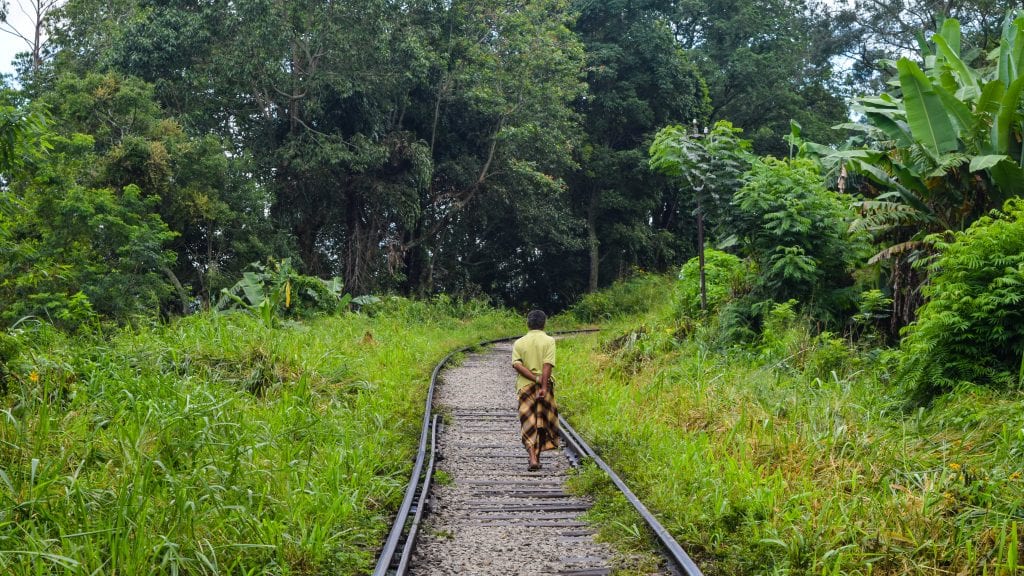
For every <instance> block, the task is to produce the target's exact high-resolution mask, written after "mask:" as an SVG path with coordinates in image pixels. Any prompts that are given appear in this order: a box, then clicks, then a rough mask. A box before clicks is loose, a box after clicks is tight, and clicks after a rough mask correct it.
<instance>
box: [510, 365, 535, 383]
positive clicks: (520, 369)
mask: <svg viewBox="0 0 1024 576" xmlns="http://www.w3.org/2000/svg"><path fill="white" fill-rule="evenodd" d="M512 367H513V368H515V369H516V372H519V373H520V374H522V376H523V378H526V379H527V380H529V381H530V382H540V380H539V379H537V376H535V375H534V374H533V372H530V369H529V368H527V367H526V365H525V364H523V363H522V362H516V363H514V364H512Z"/></svg>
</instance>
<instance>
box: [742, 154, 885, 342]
mask: <svg viewBox="0 0 1024 576" xmlns="http://www.w3.org/2000/svg"><path fill="white" fill-rule="evenodd" d="M746 180H747V183H746V184H745V185H744V186H743V189H742V190H740V191H739V192H737V193H736V196H735V197H734V198H733V206H734V207H735V208H736V209H737V211H738V229H739V236H740V238H741V241H742V245H743V247H744V249H745V250H746V251H747V253H748V254H749V255H750V257H751V258H753V259H754V261H755V262H756V263H757V266H758V269H759V270H760V271H761V274H760V275H759V276H758V281H757V283H756V284H755V285H754V286H753V293H754V295H755V296H756V298H757V299H758V300H762V301H767V300H771V301H775V302H786V301H787V300H790V299H797V300H799V301H800V302H802V303H804V304H805V306H806V310H807V312H808V313H809V314H810V315H811V316H812V317H814V318H816V319H823V320H826V321H830V322H831V323H836V321H837V319H838V318H840V317H842V316H843V315H844V313H845V312H847V311H848V310H850V311H852V309H853V307H854V306H855V305H856V291H855V290H852V288H851V286H852V285H853V279H852V277H851V275H850V271H851V270H853V269H854V268H855V267H856V266H857V265H858V264H859V263H860V261H861V259H862V258H863V257H864V256H866V255H867V251H868V244H867V238H866V237H864V236H862V235H859V234H857V235H851V234H850V233H849V232H848V229H849V224H850V222H851V221H852V220H853V217H854V213H853V210H852V208H851V198H850V197H849V196H847V195H844V194H837V193H835V192H831V191H829V190H828V189H826V188H825V184H824V180H823V179H822V176H821V174H820V171H819V168H818V165H817V164H815V163H813V162H812V161H810V160H806V159H800V158H797V159H794V160H789V161H786V160H777V159H775V158H770V157H769V158H761V159H759V160H758V161H756V162H755V163H754V165H753V166H752V167H751V169H750V171H749V172H748V173H747V176H746Z"/></svg>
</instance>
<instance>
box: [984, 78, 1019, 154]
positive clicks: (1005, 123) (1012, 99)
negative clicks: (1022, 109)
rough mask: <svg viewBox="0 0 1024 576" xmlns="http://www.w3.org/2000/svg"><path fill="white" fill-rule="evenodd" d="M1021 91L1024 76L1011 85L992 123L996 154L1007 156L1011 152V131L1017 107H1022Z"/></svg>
mask: <svg viewBox="0 0 1024 576" xmlns="http://www.w3.org/2000/svg"><path fill="white" fill-rule="evenodd" d="M1021 90H1024V76H1021V77H1020V78H1017V79H1016V80H1015V81H1014V82H1013V84H1010V86H1009V88H1007V89H1006V92H1005V93H1003V98H1002V100H1001V101H1000V104H999V111H998V112H996V117H995V119H994V121H993V122H992V138H991V144H992V151H993V152H995V153H996V154H1006V153H1007V152H1009V151H1010V136H1011V134H1010V130H1011V127H1012V125H1013V124H1014V122H1013V120H1014V119H1015V118H1016V117H1017V107H1018V106H1020V95H1021Z"/></svg>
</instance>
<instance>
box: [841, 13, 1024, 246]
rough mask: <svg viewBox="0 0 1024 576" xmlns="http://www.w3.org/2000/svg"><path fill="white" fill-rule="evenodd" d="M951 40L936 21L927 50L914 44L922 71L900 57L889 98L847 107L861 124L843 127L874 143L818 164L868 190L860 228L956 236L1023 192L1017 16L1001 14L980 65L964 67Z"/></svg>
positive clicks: (1022, 59)
mask: <svg viewBox="0 0 1024 576" xmlns="http://www.w3.org/2000/svg"><path fill="white" fill-rule="evenodd" d="M960 38H961V31H960V24H959V22H957V21H956V20H955V19H949V20H946V21H945V22H944V23H943V26H942V28H941V30H940V31H939V32H938V33H936V34H935V35H934V36H932V38H931V41H932V44H933V46H934V48H932V46H929V45H925V46H923V52H922V54H921V58H920V60H919V62H921V63H922V64H923V67H922V66H921V65H920V64H919V62H918V61H914V60H911V59H909V58H901V59H900V60H899V61H897V62H896V63H895V68H896V72H897V78H896V81H895V82H894V84H895V88H896V89H895V90H894V91H893V92H892V93H887V94H882V95H880V96H874V97H866V98H859V99H857V100H856V101H855V106H854V108H855V110H857V111H858V112H860V113H861V114H862V115H863V116H864V119H865V122H864V123H861V124H857V125H849V124H847V125H844V127H846V128H851V127H856V128H857V129H859V130H862V131H864V132H867V133H868V135H869V138H870V139H871V140H872V141H873V142H874V143H875V146H873V147H871V148H869V149H865V150H854V151H842V152H837V153H835V154H833V155H832V156H831V157H829V158H827V159H826V161H830V162H832V163H838V162H844V163H845V164H846V165H847V167H848V169H850V170H853V171H856V172H859V173H860V174H862V175H863V176H864V177H865V178H866V179H867V180H868V181H870V182H871V183H872V184H873V185H874V187H875V188H876V190H877V191H878V194H877V195H876V197H875V198H873V199H872V201H871V203H870V204H865V205H864V206H862V209H863V212H864V215H865V217H866V218H867V219H868V220H870V221H871V222H869V223H866V224H862V225H864V226H865V227H872V226H878V225H879V224H881V223H882V222H884V221H886V220H889V221H893V220H894V218H893V216H894V215H895V214H898V215H900V216H901V218H900V219H899V224H901V225H905V224H908V223H916V224H917V225H918V226H919V227H920V232H921V234H920V236H923V235H924V234H926V233H929V232H935V231H940V230H945V229H963V228H966V227H967V226H968V225H970V223H971V222H973V221H974V219H976V218H977V217H979V216H980V215H982V214H984V213H986V212H987V211H988V210H989V209H991V208H993V207H997V206H1000V205H1002V203H1003V202H1004V201H1005V200H1006V199H1007V198H1009V197H1011V196H1018V195H1021V194H1024V169H1022V165H1024V157H1022V155H1021V147H1020V144H1019V142H1020V136H1021V134H1022V126H1021V115H1020V103H1021V95H1022V91H1024V12H1013V13H1010V14H1008V16H1007V18H1006V21H1005V24H1004V27H1003V33H1002V39H1001V41H1000V44H999V47H998V48H997V49H996V50H994V51H993V52H992V53H991V54H989V61H990V62H991V65H990V66H988V67H987V68H984V69H974V68H972V67H971V66H969V65H968V64H967V63H966V62H965V61H964V59H963V58H962V57H961V53H960ZM897 206H899V208H896V207H897ZM876 216H877V218H876Z"/></svg>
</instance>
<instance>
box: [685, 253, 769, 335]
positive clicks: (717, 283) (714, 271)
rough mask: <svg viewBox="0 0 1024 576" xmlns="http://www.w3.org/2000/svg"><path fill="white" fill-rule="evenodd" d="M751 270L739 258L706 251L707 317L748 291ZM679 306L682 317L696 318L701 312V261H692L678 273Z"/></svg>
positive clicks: (692, 259) (694, 259) (695, 259)
mask: <svg viewBox="0 0 1024 576" xmlns="http://www.w3.org/2000/svg"><path fill="white" fill-rule="evenodd" d="M751 275H752V270H751V268H750V266H749V265H748V264H747V263H746V262H744V261H743V260H741V259H740V258H739V257H737V256H734V255H732V254H729V253H726V252H722V251H720V250H706V251H705V252H704V277H705V285H706V288H707V298H708V309H707V313H708V314H714V313H715V312H716V311H717V310H718V309H719V308H720V307H721V306H722V305H723V304H725V303H726V302H728V301H729V300H731V299H732V298H735V297H736V296H737V295H738V294H741V293H743V292H745V291H746V290H748V289H749V284H750V280H751ZM676 297H677V301H676V307H677V310H678V312H679V314H681V315H683V316H687V317H691V318H692V317H695V316H698V315H700V314H701V310H700V262H699V261H698V259H697V258H691V259H690V260H689V261H688V262H687V263H686V264H684V265H683V267H682V269H680V270H679V281H678V282H676Z"/></svg>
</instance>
